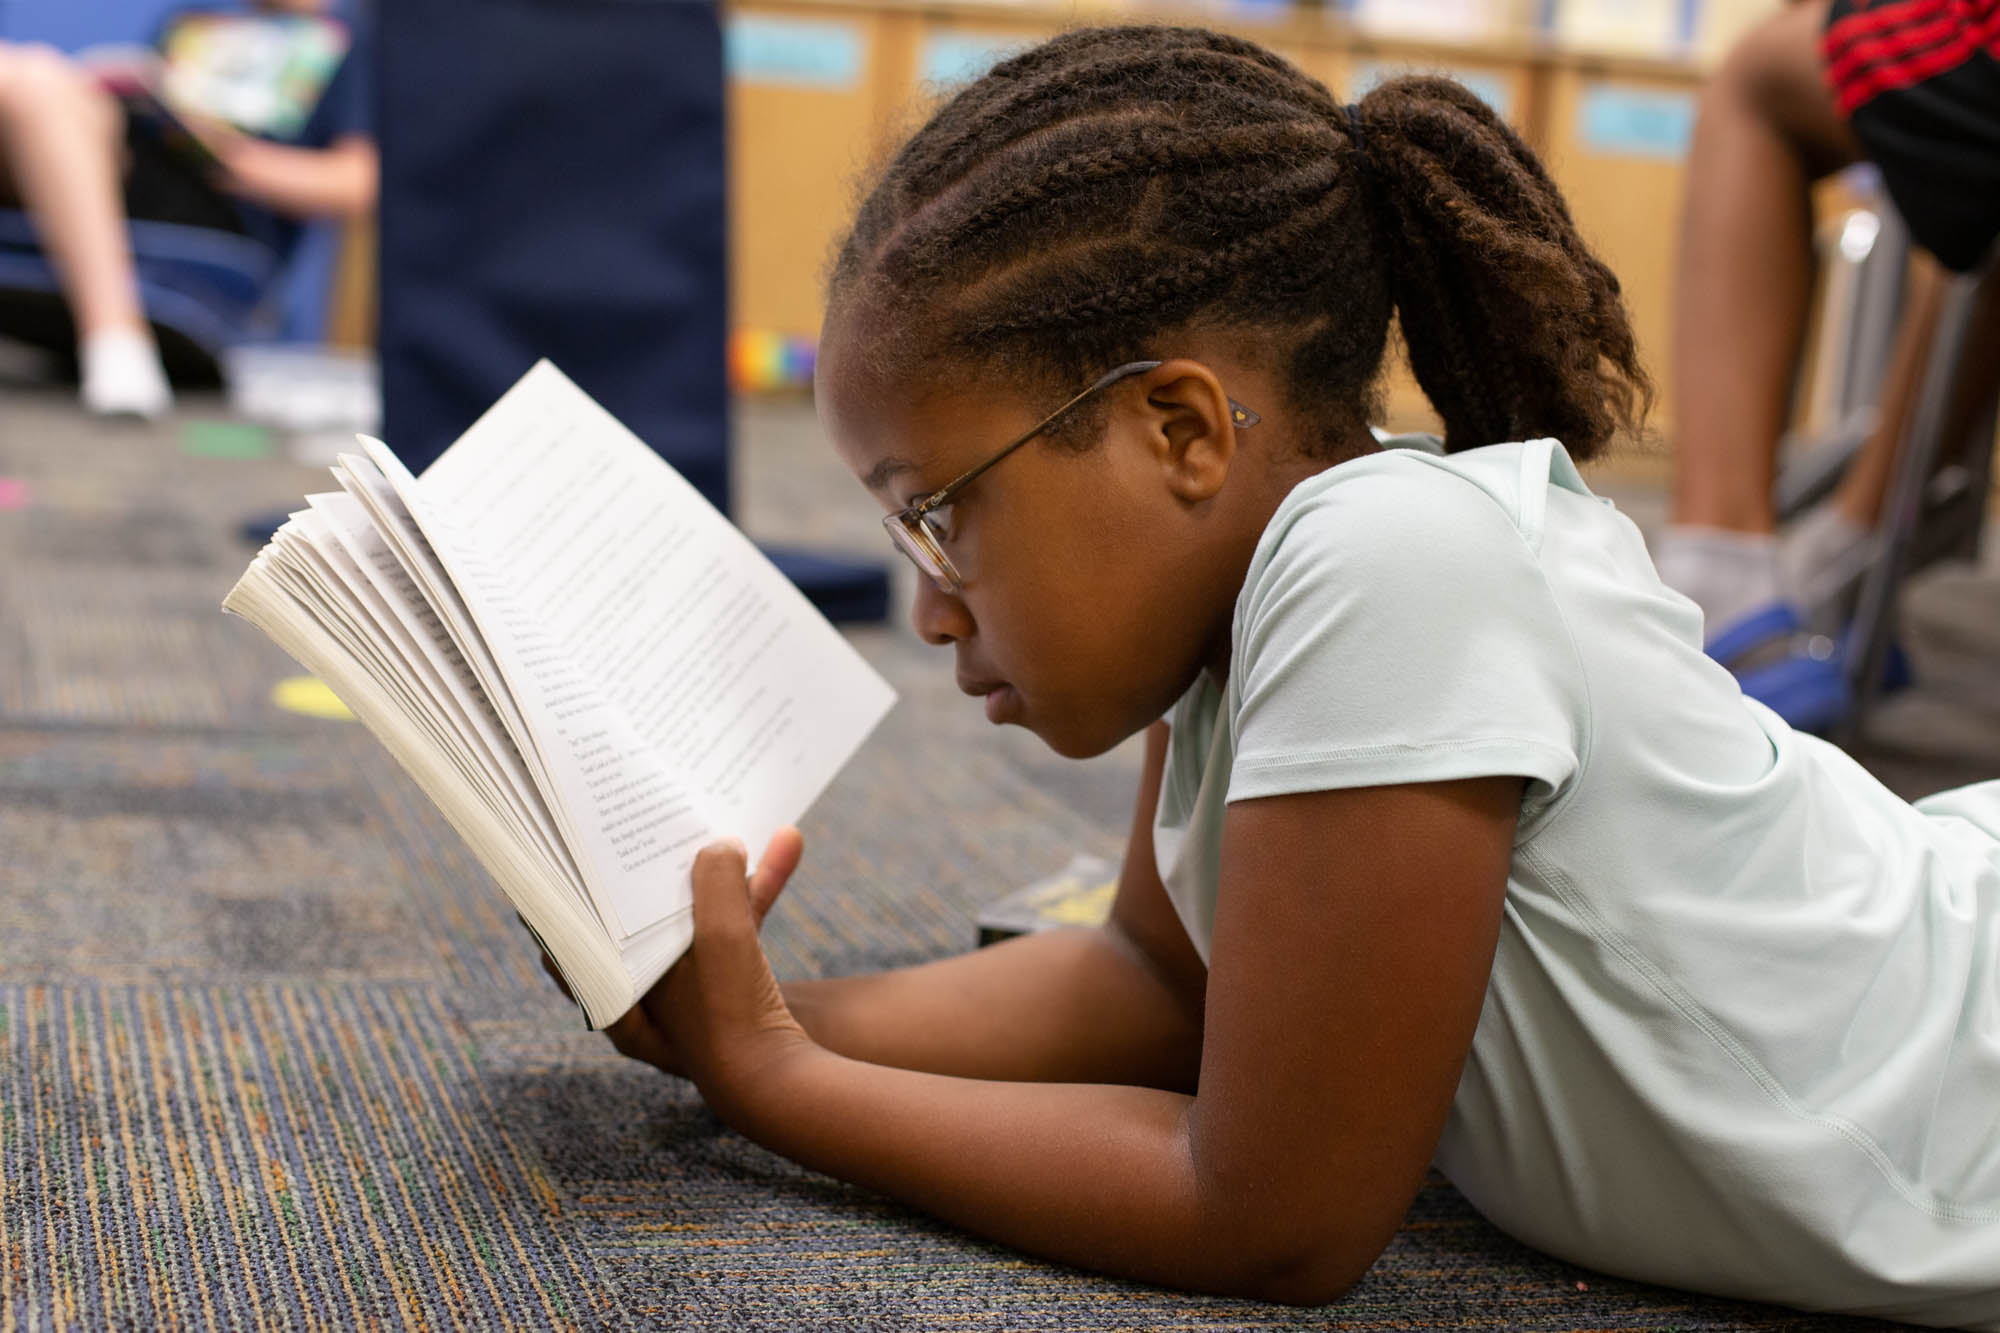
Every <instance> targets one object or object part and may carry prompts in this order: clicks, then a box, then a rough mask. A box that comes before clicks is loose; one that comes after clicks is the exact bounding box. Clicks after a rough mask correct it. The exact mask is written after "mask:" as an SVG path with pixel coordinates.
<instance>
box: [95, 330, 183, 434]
mask: <svg viewBox="0 0 2000 1333" xmlns="http://www.w3.org/2000/svg"><path fill="white" fill-rule="evenodd" d="M77 360H78V362H79V363H80V365H81V367H82V371H83V406H84V410H85V411H88V412H90V413H92V414H93V415H96V416H100V417H117V416H129V417H140V418H143V419H144V420H147V421H155V420H158V419H159V418H160V417H163V416H165V415H166V414H167V412H168V411H169V410H170V409H171V408H172V407H173V405H174V391H173V390H172V389H171V388H170V387H168V385H167V372H166V368H165V367H164V366H162V365H161V364H160V348H159V345H158V344H157V343H155V342H154V341H153V339H152V336H151V335H150V334H148V333H143V332H140V331H139V330H137V329H113V330H111V331H109V332H106V333H94V334H92V335H91V336H90V337H88V338H86V339H84V341H83V343H82V345H81V346H79V347H78V348H77Z"/></svg>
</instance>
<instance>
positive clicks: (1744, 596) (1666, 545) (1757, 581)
mask: <svg viewBox="0 0 2000 1333" xmlns="http://www.w3.org/2000/svg"><path fill="white" fill-rule="evenodd" d="M1653 546H1654V549H1653V564H1654V566H1655V567H1656V568H1657V569H1658V570H1659V571H1660V581H1661V582H1662V583H1665V584H1666V585H1667V586H1668V587H1669V588H1672V589H1673V590H1674V591H1676V592H1678V593H1681V594H1683V595H1684V596H1686V597H1688V598H1690V599H1691V600H1692V601H1693V602H1694V604H1695V605H1696V606H1699V607H1700V608H1701V618H1702V623H1703V625H1704V627H1705V628H1706V631H1707V633H1708V634H1710V635H1713V634H1715V633H1716V632H1717V631H1719V630H1721V629H1723V628H1725V627H1726V626H1728V625H1730V624H1732V623H1734V622H1735V621H1738V620H1741V619H1742V618H1743V617H1744V616H1746V615H1749V614H1750V613H1751V612H1752V611H1761V610H1763V609H1764V608H1765V607H1767V606H1770V605H1772V604H1773V603H1775V602H1779V601H1782V600H1784V596H1785V588H1784V584H1783V582H1782V581H1781V580H1780V578H1779V576H1778V539H1777V538H1776V537H1774V536H1772V535H1771V534H1769V533H1762V532H1732V531H1729V530H1728V529H1726V528H1700V527H1693V526H1690V525H1688V524H1682V523H1675V524H1671V525H1669V526H1668V527H1667V528H1665V529H1664V530H1662V531H1661V533H1660V534H1659V536H1658V538H1656V539H1655V541H1654V543H1653Z"/></svg>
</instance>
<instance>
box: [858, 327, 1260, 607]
mask: <svg viewBox="0 0 2000 1333" xmlns="http://www.w3.org/2000/svg"><path fill="white" fill-rule="evenodd" d="M1165 364H1166V363H1165V362H1164V361H1128V362H1126V363H1125V364H1124V365H1122V366H1119V367H1117V368H1116V369H1114V370H1108V371H1106V372H1105V373H1104V374H1103V375H1101V376H1099V377H1098V379H1097V381H1096V382H1095V383H1093V384H1092V385H1091V386H1090V387H1089V388H1087V389H1085V390H1084V391H1083V392H1082V393H1080V394H1078V395H1076V397H1074V398H1072V399H1070V400H1069V401H1068V402H1066V403H1064V404H1063V405H1062V406H1061V407H1058V408H1057V409H1056V410H1055V411H1053V412H1051V413H1049V414H1048V415H1047V416H1045V417H1043V418H1042V419H1041V420H1040V421H1038V422H1036V423H1035V424H1034V426H1033V427H1031V428H1030V429H1029V430H1028V432H1027V433H1026V434H1025V435H1022V436H1021V437H1020V438H1018V439H1016V440H1015V441H1014V442H1013V443H1011V444H1009V445H1008V446H1007V447H1006V448H1004V449H1002V450H1001V451H1000V452H999V453H997V454H995V455H993V457H991V458H989V459H987V460H986V461H985V462H984V463H981V464H979V466H977V467H975V468H973V469H972V470H971V471H970V472H966V473H963V474H961V475H960V476H958V477H955V478H953V479H952V480H951V481H949V482H947V483H945V485H943V486H941V487H940V488H938V489H937V490H934V491H932V492H931V493H930V494H929V495H925V496H920V497H919V498H918V499H917V500H916V501H915V502H914V503H912V504H910V505H909V506H908V507H907V508H904V509H899V510H897V511H896V512H895V513H893V514H889V515H887V516H886V517H884V518H883V520H882V527H883V529H884V530H885V531H887V532H888V534H889V540H890V541H891V542H893V543H894V544H895V547H896V549H897V550H899V551H901V552H902V553H903V554H904V555H906V556H908V557H909V559H910V563H911V564H913V565H915V566H916V567H917V568H918V569H919V570H921V571H922V572H923V574H924V575H925V576H926V577H927V578H929V579H930V581H931V582H932V583H935V584H936V585H937V586H938V589H939V590H940V591H942V592H947V593H950V594H952V595H953V596H956V595H958V594H959V593H960V592H962V591H963V590H964V588H965V581H964V579H962V578H961V577H960V576H959V572H958V569H957V567H956V566H954V565H953V564H952V563H951V557H950V556H948V555H946V554H945V553H944V540H945V536H946V534H945V532H944V530H943V528H942V526H941V525H940V524H939V523H938V522H937V521H936V519H935V518H934V517H933V515H935V513H936V511H938V510H939V509H942V508H944V506H946V505H948V504H950V503H951V499H952V497H953V496H954V495H957V494H958V493H959V492H960V491H961V490H963V489H964V488H965V487H966V485H967V484H968V483H969V482H971V481H972V479H973V478H975V477H977V476H979V474H981V473H982V472H984V471H986V469H988V468H990V467H992V466H993V465H994V464H995V463H998V462H999V461H1000V460H1001V459H1003V458H1005V457H1006V456H1007V455H1008V454H1011V453H1013V452H1014V451H1015V450H1016V449H1019V448H1020V447H1021V446H1022V445H1024V444H1026V443H1027V442H1028V441H1029V440H1032V439H1034V438H1035V437H1036V436H1037V435H1040V434H1041V433H1042V432H1043V431H1045V430H1047V429H1048V428H1049V427H1050V426H1053V425H1055V424H1056V422H1057V421H1059V420H1061V419H1062V416H1063V414H1064V413H1066V412H1068V411H1069V410H1070V409H1071V408H1073V407H1075V406H1076V405H1077V404H1078V403H1081V402H1082V401H1083V400H1084V399H1086V398H1088V397H1090V396H1091V395H1092V394H1094V393H1099V392H1102V391H1103V390H1105V389H1108V388H1110V387H1111V386H1112V385H1114V384H1116V383H1118V381H1120V380H1123V379H1129V378H1131V377H1132V376H1134V375H1143V374H1145V373H1146V372H1147V371H1149V370H1156V369H1158V368H1159V367H1160V366H1163V365H1165ZM1228 401H1229V420H1230V422H1231V424H1233V425H1235V426H1237V427H1239V428H1248V427H1250V426H1254V425H1256V424H1257V423H1258V422H1259V421H1262V420H1263V418H1262V417H1260V416H1258V415H1257V414H1256V413H1255V412H1252V411H1251V410H1250V409H1249V408H1247V407H1245V406H1243V404H1241V403H1239V402H1237V401H1236V400H1235V399H1234V398H1231V399H1229V400H1228Z"/></svg>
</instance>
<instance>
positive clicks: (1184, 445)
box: [1140, 359, 1236, 504]
mask: <svg viewBox="0 0 2000 1333" xmlns="http://www.w3.org/2000/svg"><path fill="white" fill-rule="evenodd" d="M1140 383H1141V385H1142V386H1143V388H1144V390H1145V394H1146V412H1147V417H1146V429H1147V444H1148V445H1149V446H1150V447H1151V448H1152V450H1153V454H1154V456H1155V458H1156V459H1157V461H1158V462H1159V464H1160V466H1161V469H1162V471H1163V474H1164V475H1165V478H1166V482H1167V488H1168V489H1169V490H1170V491H1171V492H1172V493H1173V494H1174V496H1175V497H1176V498H1178V499H1180V500H1182V501H1185V502H1186V503H1189V504H1198V503H1200V502H1201V501H1203V500H1209V499H1213V498H1214V497H1215V495H1216V494H1217V493H1218V492H1219V491H1221V489H1222V484H1223V482H1224V481H1226V480H1227V479H1228V477H1229V468H1230V465H1231V464H1232V463H1233V462H1235V459H1236V427H1235V425H1234V423H1233V422H1232V421H1231V419H1230V411H1229V395H1228V394H1226V393H1224V392H1223V391H1222V381H1220V380H1218V379H1217V378H1216V377H1215V372H1214V371H1212V370H1210V369H1209V368H1208V367H1207V366H1205V365H1203V364H1202V363H1201V362H1199V361H1191V360H1186V359H1182V360H1177V361H1163V362H1161V363H1160V365H1159V366H1158V367H1157V368H1155V369H1153V370H1151V371H1148V372H1147V373H1146V375H1145V377H1144V378H1143V379H1142V380H1141V381H1140Z"/></svg>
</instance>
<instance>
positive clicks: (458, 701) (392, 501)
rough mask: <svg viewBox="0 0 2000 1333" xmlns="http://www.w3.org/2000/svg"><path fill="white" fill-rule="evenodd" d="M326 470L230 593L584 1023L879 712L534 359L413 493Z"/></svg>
mask: <svg viewBox="0 0 2000 1333" xmlns="http://www.w3.org/2000/svg"><path fill="white" fill-rule="evenodd" d="M360 444H361V448H362V453H360V454H351V455H342V456H341V458H340V460H339V462H338V463H337V464H336V465H335V467H334V469H333V473H334V477H335V479H336V480H338V481H339V483H340V490H339V491H337V492H334V493H331V494H326V495H310V496H307V497H306V504H307V508H305V509H304V510H302V511H300V512H299V513H296V514H293V515H292V516H291V519H290V521H288V522H287V523H286V524H285V525H284V526H283V527H282V528H280V529H279V530H278V532H277V535H276V536H275V537H274V538H273V539H272V541H271V544H270V545H269V546H267V547H265V548H264V549H263V550H262V551H261V552H259V553H258V555H257V558H256V559H255V560H254V561H253V562H252V563H251V565H250V568H249V569H248V570H247V571H246V572H245V573H244V575H243V577H242V579H241V580H239V581H238V583H237V585H236V587H235V588H234V589H233V590H231V592H230V594H229V596H228V597H227V598H226V599H225V600H224V601H223V607H224V609H225V610H228V611H233V612H235V613H236V614H237V615H240V616H242V617H243V618H244V619H246V620H248V621H250V622H251V623H252V624H254V625H256V626H257V627H258V628H259V629H261V630H263V631H264V632H265V633H266V634H268V635H270V636H271V638H272V639H273V640H275V641H276V642H277V644H278V645H279V646H280V647H282V648H283V649H285V651H286V652H288V653H290V654H291V655H292V656H293V657H295V658H297V659H298V660H299V662H300V663H301V664H303V665H304V666H305V667H306V668H307V669H308V670H310V671H312V672H314V673H315V674H316V675H318V676H319V677H320V678H321V679H323V680H324V681H325V682H326V683H327V685H328V686H329V687H331V688H332V690H333V692H334V693H335V694H337V695H339V696H340V698H341V699H342V700H343V701H344V702H345V703H346V704H347V706H348V707H349V708H351V709H352V710H353V711H354V714H355V716H357V717H358V718H360V719H361V721H362V722H363V723H365V724H366V725H367V726H368V728H369V730H371V731H372V732H374V733H375V735H376V736H377V738H379V739H380V740H381V741H382V743H383V744H384V745H385V746H387V747H388V749H389V752H390V753H391V754H393V755H394V756H395V757H396V759H397V761H398V762H399V763H401V764H402V765H403V767H404V768H406V769H407V770H409V772H410V774H411V776H412V777H414V778H415V779H416V781H417V783H418V785H419V786H421V787H422V788H423V789H424V792H425V794H426V795H428V796H429V797H430V798H431V800H433V801H435V802H436V803H437V806H438V808H439V809H440V810H441V811H443V812H444V815H445V818H446V819H448V820H450V821H451V824H452V826H453V827H455V828H456V829H457V830H458V831H459V833H460V834H461V835H462V836H463V837H464V838H465V840H466V842H467V844H468V845H469V846H470V847H471V849H472V851H473V852H474V854H475V855H477V856H478V858H479V860H480V862H481V863H482V864H483V865H484V866H485V867H486V868H487V870H488V871H490V872H491V873H492V875H493V878H494V879H495V880H497V881H499V884H500V887H501V888H502V889H503V890H505V891H506V894H507V896H508V897H509V898H510V899H511V900H512V901H513V904H514V906H515V908H516V909H517V910H518V911H519V912H520V914H521V916H522V918H523V919H524V920H525V921H527V923H528V926H529V928H530V929H531V930H533V931H534V932H535V934H536V935H537V936H538V937H539V938H540V939H541V941H542V944H543V946H544V947H545V948H546V949H547V950H548V953H549V956H550V957H551V958H553V959H554V960H555V963H556V966H557V967H559V968H560V969H561V970H562V974H563V977H564V978H565V980H567V981H568V983H569V987H570V991H571V993H572V994H573V995H575V996H576V998H577V1000H578V1002H579V1003H581V1004H582V1006H583V1009H584V1012H585V1014H586V1015H587V1017H588V1019H589V1021H590V1023H591V1025H592V1026H593V1027H603V1026H604V1025H606V1024H607V1023H610V1022H611V1021H612V1020H613V1019H615V1018H617V1017H618V1016H619V1015H620V1014H622V1013H624V1012H625V1011H626V1010H627V1009H628V1008H630V1007H631V1006H632V1004H633V1003H634V1002H635V1001H636V1000H637V999H638V997H639V996H640V995H642V994H644V993H645V991H646V990H647V989H648V988H649V987H650V986H651V985H652V984H653V982H655V981H656V980H658V979H659V977H660V976H661V975H662V974H663V973H664V972H665V971H666V970H667V968H668V967H669V966H671V965H672V964H673V962H674V960H675V959H676V958H678V957H679V956H680V955H681V953H682V951H683V950H685V949H686V948H687V945H688V941H689V939H690V937H691V935H692V933H693V920H692V884H691V880H690V878H689V871H690V869H691V867H692V865H693V862H694V856H695V853H696V852H697V851H699V850H700V849H701V848H702V846H703V845H705V844H706V843H708V842H710V841H712V840H714V839H716V838H720V837H726V836H734V837H738V838H741V839H742V840H743V842H744V843H745V845H746V846H748V847H749V848H750V851H751V855H752V856H755V855H756V854H757V853H758V852H759V851H760V850H761V849H762V848H763V847H764V845H765V843H766V842H767V841H768V840H769V838H770V836H771V835H772V834H773V833H774V832H776V831H777V830H778V829H779V828H780V827H782V826H784V825H785V824H788V823H792V822H794V821H796V820H797V819H798V818H799V816H800V815H802V814H803V813H804V812H805V809H806V807H807V806H808V805H810V804H811V802H812V801H813V799H814V798H815V797H816V796H817V795H818V794H819V792H820V791H821V789H822V788H824V787H825V785H826V784H827V782H828V781H829V780H830V779H831V778H832V777H833V775H834V773H835V771H836V770H837V769H839V767H840V766H841V765H842V764H843V763H845V762H846V761H847V759H848V757H849V756H850V755H852V754H853V753H854V751H855V749H856V748H858V747H859V746H860V744H861V742H862V740H863V739H864V738H865V737H866V736H867V735H868V733H869V731H870V730H871V729H872V728H873V727H874V726H875V724H876V722H878V721H879V720H880V719H881V717H882V715H883V714H884V713H885V712H887V711H888V708H889V705H890V704H891V703H892V702H893V701H894V698H895V696H894V693H893V691H891V690H890V688H889V686H888V685H887V684H886V683H885V682H884V681H883V680H882V679H881V677H880V676H878V675H877V674H876V673H875V672H874V670H873V669H872V668H870V667H869V666H868V664H867V663H866V662H864V661H863V660H862V659H861V657H860V655H859V654H858V653H856V652H855V650H854V649H853V648H852V647H851V646H850V645H849V644H848V643H847V641H846V640H845V639H843V638H841V637H840V635H839V634H838V633H837V632H836V631H835V630H834V629H833V627H832V626H831V625H829V624H828V623H827V622H826V620H825V619H824V618H823V617H821V615H820V614H819V612H818V611H816V610H815V609H814V608H813V606H812V604H811V603H809V602H808V601H807V600H806V599H805V597H804V596H803V595H802V594H800V593H799V592H798V591H797V590H796V589H795V588H793V587H792V585H791V584H790V583H789V582H787V581H786V579H785V578H784V576H783V575H782V574H780V573H778V571H777V570H776V569H774V568H772V566H771V565H770V563H769V562H768V561H767V560H765V559H764V557H763V556H762V555H761V554H760V553H759V552H758V551H757V549H756V548H755V547H754V546H752V545H751V544H750V542H749V541H748V540H747V539H746V538H745V537H744V536H743V535H742V534H741V533H740V532H738V531H737V530H736V529H735V528H734V527H733V526H731V525H730V523H729V521H728V520H727V519H726V518H724V517H723V516H722V515H721V514H720V513H718V512H716V510H715V509H714V507H713V506H711V505H710V504H709V503H708V501H707V500H705V499H703V498H702V496H701V495H700V494H699V493H698V492H697V491H695V489H694V488H693V487H691V486H690V485H688V483H687V482H686V481H684V480H683V479H682V478H681V476H680V475H679V474H678V473H676V472H675V471H674V470H673V469H672V468H671V467H669V466H668V465H667V464H666V463H665V462H663V461H661V459H660V458H659V457H658V456H657V455H655V454H654V453H653V452H652V451H651V450H650V449H648V448H647V447H646V446H645V445H644V444H643V443H641V442H640V440H639V439H638V438H637V437H636V436H634V435H633V434H632V433H631V432H630V431H628V430H626V429H625V428H624V427H623V426H621V425H619V424H618V422H617V421H616V420H615V419H613V418H612V417H611V415H610V414H609V413H607V412H605V411H604V409H603V408H601V407H599V406H598V405H597V404H596V403H594V402H593V401H591V399H590V398H589V396H588V395H586V394H585V393H584V392H583V391H582V390H581V389H579V388H577V387H576V385H575V384H573V383H571V382H570V381H569V380H568V379H567V378H565V377H564V376H563V374H562V373H561V372H560V371H558V370H557V369H556V368H555V367H554V366H552V365H550V364H549V363H547V362H546V361H545V362H542V363H541V364H540V365H537V366H536V367H535V368H534V369H533V370H531V371H529V372H528V373H527V374H526V375H525V376H523V377H522V379H521V381H520V382H519V383H518V384H516V385H515V386H514V387H513V388H512V389H510V390H508V392H507V393H506V395H505V396H504V397H502V398H501V399H500V401H499V402H498V403H496V404H495V405H494V406H493V407H492V408H491V409H490V410H488V411H487V413H486V415H485V416H483V417H481V418H480V419H479V421H478V422H477V423H475V424H474V425H473V427H472V428H471V429H470V430H468V431H467V432H466V433H465V434H464V435H463V436H461V437H460V438H459V439H458V441H457V442H456V443H454V444H453V445H452V446H451V448H450V449H448V450H447V451H446V452H445V453H444V454H443V456H441V457H440V458H439V459H438V460H437V461H436V462H435V463H433V464H431V466H430V467H428V468H426V469H425V470H424V474H423V476H422V477H421V478H418V477H414V476H412V475H411V474H410V473H409V471H408V470H407V469H406V468H404V467H403V465H402V464H401V463H399V462H398V461H397V460H396V457H395V455H394V454H392V453H391V452H390V451H389V449H388V448H387V446H385V445H384V444H382V442H381V441H379V440H370V439H366V438H363V439H361V441H360Z"/></svg>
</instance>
